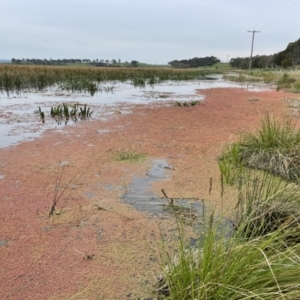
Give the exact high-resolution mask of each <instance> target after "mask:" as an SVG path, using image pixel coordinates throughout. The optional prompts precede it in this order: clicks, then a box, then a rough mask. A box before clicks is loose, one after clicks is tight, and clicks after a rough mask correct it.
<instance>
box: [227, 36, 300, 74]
mask: <svg viewBox="0 0 300 300" xmlns="http://www.w3.org/2000/svg"><path fill="white" fill-rule="evenodd" d="M249 61H250V58H249V57H237V58H232V59H231V60H230V64H231V66H232V67H236V68H239V69H247V68H249ZM299 65H300V39H299V40H297V41H296V42H293V43H289V44H288V46H287V47H286V49H285V50H283V51H281V52H278V53H275V54H272V55H256V56H254V57H252V67H253V68H274V67H283V68H288V67H292V66H299Z"/></svg>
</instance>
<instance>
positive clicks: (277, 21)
mask: <svg viewBox="0 0 300 300" xmlns="http://www.w3.org/2000/svg"><path fill="white" fill-rule="evenodd" d="M299 11H300V8H299V9H297V10H294V11H293V12H292V13H291V14H289V15H286V16H284V17H283V18H281V19H278V20H273V21H275V22H270V23H267V24H265V25H264V26H263V27H262V28H263V29H266V28H269V27H270V26H273V25H275V24H277V23H279V22H281V21H282V20H284V19H286V18H288V17H290V16H292V15H294V14H296V13H297V12H299Z"/></svg>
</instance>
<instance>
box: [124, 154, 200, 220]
mask: <svg viewBox="0 0 300 300" xmlns="http://www.w3.org/2000/svg"><path fill="white" fill-rule="evenodd" d="M167 170H172V167H170V166H169V165H168V163H167V162H166V160H164V159H156V160H153V165H152V167H151V169H150V170H149V171H148V173H147V174H146V176H145V177H137V176H135V177H134V178H133V180H132V182H131V184H130V186H129V187H128V190H127V191H126V193H124V194H123V196H122V201H123V202H124V203H127V204H130V205H132V206H133V207H134V208H135V209H136V210H138V211H142V212H147V213H149V214H151V215H153V216H157V217H163V216H171V215H174V214H177V215H178V216H179V217H180V218H181V217H182V218H184V219H185V220H186V221H188V222H193V221H196V220H198V219H199V217H200V216H201V215H203V212H204V201H203V200H202V201H200V200H198V199H184V198H183V199H174V202H173V205H172V204H171V203H170V200H168V199H167V198H165V197H159V196H158V195H155V194H154V193H153V191H152V190H151V185H152V183H154V182H157V181H161V180H164V179H167V178H169V177H170V174H167V172H166V171H167Z"/></svg>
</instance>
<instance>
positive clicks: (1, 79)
mask: <svg viewBox="0 0 300 300" xmlns="http://www.w3.org/2000/svg"><path fill="white" fill-rule="evenodd" d="M212 72H213V71H212V70H206V71H205V70H181V69H153V68H152V69H144V68H96V67H86V68H84V67H80V68H79V67H57V66H14V65H0V91H1V92H2V93H3V92H6V93H11V92H17V93H18V92H22V91H30V90H37V91H42V90H44V89H46V88H49V87H55V88H57V89H59V90H67V91H79V92H81V91H83V92H87V93H90V94H91V95H93V94H94V93H95V92H97V91H99V89H100V91H101V84H103V83H106V82H116V83H117V82H130V83H131V84H133V85H135V86H145V85H147V84H150V85H153V84H157V83H160V82H163V81H169V80H171V81H175V80H176V81H181V80H193V79H201V78H203V76H204V75H206V74H210V73H212Z"/></svg>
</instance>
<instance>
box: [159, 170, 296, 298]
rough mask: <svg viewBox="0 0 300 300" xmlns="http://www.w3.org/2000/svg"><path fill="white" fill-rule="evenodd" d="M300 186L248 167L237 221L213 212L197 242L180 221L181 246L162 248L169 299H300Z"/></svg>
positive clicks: (162, 284) (162, 282) (162, 286)
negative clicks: (226, 223) (230, 222)
mask: <svg viewBox="0 0 300 300" xmlns="http://www.w3.org/2000/svg"><path fill="white" fill-rule="evenodd" d="M299 192H300V189H299V187H298V186H297V185H294V184H289V183H287V182H285V181H283V180H282V179H280V178H276V177H274V176H271V175H268V174H265V173H260V175H258V174H257V173H256V172H247V175H246V174H245V173H244V177H243V181H241V182H240V185H239V193H238V194H239V196H238V199H235V201H236V202H237V206H236V211H235V212H236V214H235V217H234V221H233V224H234V225H233V226H232V227H229V226H224V223H220V220H222V219H223V218H216V217H214V213H211V214H210V215H209V216H207V218H206V221H205V222H204V223H202V227H201V230H200V232H199V233H198V243H197V244H196V246H191V244H190V241H189V239H188V238H187V236H186V235H185V230H184V229H183V227H182V226H181V225H179V235H178V236H179V242H178V247H177V249H176V250H175V252H172V253H171V252H170V250H168V249H167V247H164V248H163V250H162V263H161V266H162V271H163V274H162V275H161V276H160V277H159V278H158V280H157V289H158V292H159V293H160V294H163V295H164V296H166V298H167V299H224V300H225V299H226V300H227V299H299V297H300V285H299V281H298V278H299V276H300V257H299V253H300V245H299V241H300V231H299V226H300V223H299V220H300V210H299V203H300V196H299V195H300V193H299Z"/></svg>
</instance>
